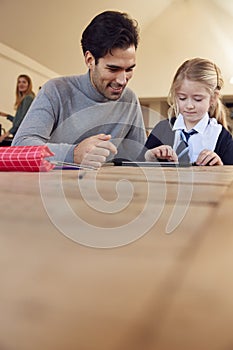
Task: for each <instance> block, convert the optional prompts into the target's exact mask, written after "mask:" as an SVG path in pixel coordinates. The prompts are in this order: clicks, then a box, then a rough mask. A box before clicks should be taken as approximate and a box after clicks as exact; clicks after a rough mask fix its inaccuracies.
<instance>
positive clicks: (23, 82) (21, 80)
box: [17, 77, 29, 94]
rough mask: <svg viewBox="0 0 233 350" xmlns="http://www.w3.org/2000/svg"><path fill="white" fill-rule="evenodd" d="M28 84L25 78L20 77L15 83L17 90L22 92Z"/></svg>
mask: <svg viewBox="0 0 233 350" xmlns="http://www.w3.org/2000/svg"><path fill="white" fill-rule="evenodd" d="M28 85H29V84H28V81H27V79H26V78H23V77H20V78H19V79H18V83H17V86H18V91H19V92H21V93H22V94H23V93H25V92H26V91H27V89H28Z"/></svg>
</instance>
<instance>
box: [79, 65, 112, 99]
mask: <svg viewBox="0 0 233 350" xmlns="http://www.w3.org/2000/svg"><path fill="white" fill-rule="evenodd" d="M80 82H81V89H82V90H83V93H84V94H85V95H86V96H87V97H88V98H90V99H92V100H94V101H96V102H109V101H110V100H109V99H108V98H106V97H105V96H103V95H102V94H101V93H99V91H98V90H97V89H96V88H95V87H94V86H93V84H92V82H91V78H90V72H89V71H88V72H87V73H86V74H83V75H81V76H80Z"/></svg>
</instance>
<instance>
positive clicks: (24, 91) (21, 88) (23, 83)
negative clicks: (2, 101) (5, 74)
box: [0, 74, 35, 142]
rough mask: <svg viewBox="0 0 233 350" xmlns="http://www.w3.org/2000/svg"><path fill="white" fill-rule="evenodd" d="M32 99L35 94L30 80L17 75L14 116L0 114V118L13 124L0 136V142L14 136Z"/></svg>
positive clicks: (24, 75) (25, 76) (27, 77)
mask: <svg viewBox="0 0 233 350" xmlns="http://www.w3.org/2000/svg"><path fill="white" fill-rule="evenodd" d="M34 97H35V93H34V92H33V90H32V81H31V78H30V77H29V76H28V75H26V74H21V75H19V76H18V78H17V84H16V100H15V109H16V114H15V116H12V115H10V114H7V113H4V112H0V116H1V117H6V118H7V119H8V120H10V121H11V122H12V123H13V126H12V128H11V129H10V130H8V131H7V132H6V133H5V134H3V135H2V136H0V142H2V141H3V140H4V139H5V138H6V137H8V136H9V135H11V134H12V135H13V136H14V135H15V134H16V131H17V130H18V128H19V126H20V124H21V122H22V120H23V118H24V117H25V115H26V113H27V110H28V109H29V107H30V105H31V103H32V101H33V99H34Z"/></svg>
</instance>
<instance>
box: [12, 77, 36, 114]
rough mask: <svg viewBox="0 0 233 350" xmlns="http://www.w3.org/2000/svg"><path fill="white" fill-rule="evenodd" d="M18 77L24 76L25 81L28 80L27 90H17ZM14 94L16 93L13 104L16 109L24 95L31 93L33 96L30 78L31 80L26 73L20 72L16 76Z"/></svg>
mask: <svg viewBox="0 0 233 350" xmlns="http://www.w3.org/2000/svg"><path fill="white" fill-rule="evenodd" d="M20 78H24V79H26V80H27V82H28V88H27V91H26V92H25V93H23V94H22V93H21V92H20V91H19V87H18V82H19V79H20ZM15 95H16V98H15V104H14V107H15V109H18V107H19V105H20V103H21V102H22V100H23V99H24V97H25V96H26V95H33V96H35V93H34V92H33V90H32V80H31V78H30V77H29V76H28V75H26V74H20V75H19V76H18V78H17V84H16V91H15Z"/></svg>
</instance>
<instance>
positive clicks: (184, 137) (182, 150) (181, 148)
mask: <svg viewBox="0 0 233 350" xmlns="http://www.w3.org/2000/svg"><path fill="white" fill-rule="evenodd" d="M196 133H197V131H196V130H194V129H192V130H191V131H190V132H186V131H184V130H181V133H180V143H179V145H178V147H177V148H176V154H177V156H178V160H179V163H190V158H189V146H188V140H189V138H190V137H191V136H192V135H194V134H196Z"/></svg>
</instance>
